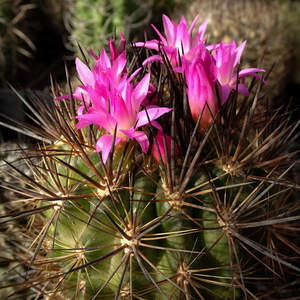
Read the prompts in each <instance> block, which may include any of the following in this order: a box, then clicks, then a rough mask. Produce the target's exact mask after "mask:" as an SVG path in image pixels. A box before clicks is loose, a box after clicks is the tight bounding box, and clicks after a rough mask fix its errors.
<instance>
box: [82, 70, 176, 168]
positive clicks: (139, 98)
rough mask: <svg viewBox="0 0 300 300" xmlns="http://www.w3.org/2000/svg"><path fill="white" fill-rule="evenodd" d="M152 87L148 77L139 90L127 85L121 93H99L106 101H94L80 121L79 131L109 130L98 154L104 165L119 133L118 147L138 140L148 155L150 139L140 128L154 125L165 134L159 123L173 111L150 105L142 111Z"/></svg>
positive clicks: (102, 99)
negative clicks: (130, 140)
mask: <svg viewBox="0 0 300 300" xmlns="http://www.w3.org/2000/svg"><path fill="white" fill-rule="evenodd" d="M149 85H150V74H147V75H146V76H145V77H144V78H143V79H142V80H141V81H140V82H139V83H138V84H137V85H136V86H135V87H133V86H132V84H130V82H128V81H127V82H125V84H124V85H122V87H121V89H119V87H117V86H116V87H115V88H110V89H109V90H106V91H103V90H102V91H100V92H99V94H100V95H101V94H102V95H101V96H102V97H90V101H91V106H90V108H88V109H87V112H86V113H84V114H81V115H79V116H77V117H76V118H77V119H80V121H79V122H78V123H77V126H76V128H77V129H80V128H83V127H86V126H88V125H90V124H95V125H97V126H98V128H99V129H105V130H106V132H107V133H105V134H103V135H102V136H100V138H99V139H98V141H97V144H96V150H97V151H98V152H100V151H102V159H103V162H104V163H105V162H106V160H107V158H108V155H109V152H110V151H111V147H112V142H113V140H114V134H115V132H116V136H115V143H114V145H115V146H116V145H118V144H119V143H120V142H121V141H127V140H129V139H135V140H136V141H137V142H138V143H139V144H140V146H141V149H142V151H143V152H147V150H148V148H149V140H148V137H147V135H146V134H145V132H144V131H139V130H138V128H140V127H142V126H145V125H148V124H149V123H151V125H152V126H154V127H156V128H158V129H159V130H162V128H161V126H160V125H159V124H158V123H157V122H156V121H155V120H156V119H157V118H158V117H160V116H161V115H163V114H165V113H167V112H169V111H170V110H171V109H169V108H165V107H158V106H155V105H148V106H146V107H145V108H143V109H141V104H142V103H143V102H144V100H145V98H146V97H147V94H148V91H149ZM104 103H105V105H103V104H104Z"/></svg>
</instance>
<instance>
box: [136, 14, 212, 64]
mask: <svg viewBox="0 0 300 300" xmlns="http://www.w3.org/2000/svg"><path fill="white" fill-rule="evenodd" d="M198 18H199V15H197V16H196V18H195V19H194V21H193V23H192V25H191V27H190V28H188V26H187V23H186V20H185V18H184V17H182V18H181V20H180V23H179V24H176V23H175V22H174V21H171V20H170V19H169V18H168V17H167V16H165V15H163V17H162V19H163V25H164V31H165V35H166V38H164V37H163V36H162V34H161V33H160V32H159V31H158V30H157V28H156V27H155V26H153V25H152V27H153V28H154V30H155V31H156V33H157V34H158V36H159V39H160V40H159V41H158V40H152V41H147V42H145V43H136V44H135V46H137V47H143V46H144V47H146V48H150V49H154V50H156V51H160V49H161V50H162V52H163V53H165V54H166V55H167V57H168V59H169V61H170V62H171V65H172V66H173V67H177V66H179V57H178V55H179V56H180V57H181V56H183V55H187V54H188V53H189V51H191V50H193V49H194V48H196V47H198V45H199V44H202V43H203V42H204V40H203V36H204V33H205V30H206V27H207V22H208V21H207V20H205V21H204V22H203V23H202V24H201V25H200V26H199V28H198V30H197V33H196V34H195V36H193V29H194V27H195V24H196V22H197V20H198ZM156 60H160V61H161V60H162V57H161V56H160V55H153V56H151V57H149V58H148V59H146V60H145V62H144V64H146V63H148V62H153V61H156Z"/></svg>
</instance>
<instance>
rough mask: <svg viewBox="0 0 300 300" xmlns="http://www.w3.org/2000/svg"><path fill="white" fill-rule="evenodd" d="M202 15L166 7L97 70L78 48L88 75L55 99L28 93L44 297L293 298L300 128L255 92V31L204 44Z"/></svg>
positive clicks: (27, 194) (29, 195)
mask: <svg viewBox="0 0 300 300" xmlns="http://www.w3.org/2000/svg"><path fill="white" fill-rule="evenodd" d="M198 18H199V16H197V18H196V19H195V21H194V22H193V24H192V25H191V27H188V25H187V23H186V21H185V19H184V17H182V18H181V20H180V23H179V24H176V23H175V22H173V21H171V20H170V19H169V18H168V17H167V16H163V25H164V33H160V32H159V31H158V30H157V29H156V28H154V29H155V31H156V32H157V34H158V39H157V40H152V41H146V42H139V43H135V44H133V45H132V46H131V48H130V51H128V52H129V53H131V54H128V53H126V51H127V50H126V42H125V40H124V37H123V35H122V34H121V42H120V45H119V46H116V45H115V41H114V40H112V39H111V40H110V41H109V52H108V53H107V52H106V50H104V49H102V50H101V51H99V54H97V53H96V52H95V53H94V52H93V51H91V59H92V60H93V64H92V65H91V66H88V64H87V63H84V62H83V61H81V60H79V59H76V67H77V73H78V76H79V79H80V81H81V84H80V85H78V86H77V87H76V89H75V90H74V91H72V92H71V93H70V94H68V95H65V94H64V95H63V94H61V95H55V99H54V101H53V108H51V109H48V106H47V105H45V104H43V102H42V101H41V102H39V101H36V100H33V101H34V102H33V103H34V104H35V105H32V111H33V112H36V114H35V115H36V120H37V123H40V124H42V127H43V130H42V131H41V130H40V129H39V130H37V132H38V133H39V134H40V137H41V138H40V140H50V142H49V143H48V144H47V143H45V142H43V143H40V144H39V146H38V147H36V148H35V149H31V151H29V152H28V153H27V152H26V155H24V158H23V159H24V160H25V161H26V162H27V164H28V165H29V166H30V168H31V170H32V173H33V175H32V177H30V176H27V175H25V174H24V173H22V172H18V170H17V168H16V167H13V166H12V168H13V170H14V172H16V176H15V178H20V181H21V180H23V181H25V183H26V185H27V187H26V188H20V189H18V190H17V191H18V192H19V193H20V194H21V195H23V197H24V199H25V200H24V203H25V204H24V205H25V207H27V209H28V211H27V215H26V217H28V218H29V220H28V226H26V228H25V227H24V226H23V231H24V230H27V231H26V238H27V239H29V238H30V239H31V240H32V242H31V243H30V247H29V250H28V251H27V252H26V255H29V254H30V253H31V257H29V258H25V259H24V264H25V265H27V266H28V270H30V271H27V273H26V274H23V275H22V276H23V277H22V278H27V279H26V280H25V281H26V284H25V287H26V288H27V289H32V290H34V291H35V292H36V293H37V296H36V297H44V298H43V299H68V300H69V299H70V300H71V299H79V300H89V299H126V300H127V299H149V300H152V299H156V300H160V299H172V300H173V299H175V300H176V299H178V300H181V299H182V300H187V299H191V300H192V299H201V300H202V299H207V300H211V299H213V300H214V299H282V298H281V297H283V298H286V299H287V298H291V299H292V297H293V286H292V285H289V282H291V283H292V282H293V281H296V280H297V277H299V271H300V269H299V263H298V264H297V263H295V261H296V258H297V257H298V256H299V253H300V251H299V238H298V237H297V234H296V232H297V231H299V219H300V216H299V211H300V209H299V208H300V207H299V206H300V204H299V201H296V200H295V198H296V195H297V193H298V190H299V187H298V185H297V184H296V182H295V179H294V178H293V176H292V175H293V172H292V171H293V167H294V165H295V164H296V163H297V161H296V159H294V158H293V157H294V156H293V155H294V154H295V153H287V149H286V145H287V144H291V143H293V142H294V140H295V139H296V138H297V135H296V134H294V135H293V131H295V129H296V126H297V124H296V125H294V124H292V125H291V124H290V123H288V118H286V116H287V114H281V113H280V112H279V111H277V110H274V111H273V114H270V111H268V109H267V107H265V108H263V109H262V107H264V105H265V102H263V101H260V100H259V99H260V98H259V87H258V88H257V89H256V94H254V93H253V92H252V91H251V88H252V87H253V86H254V85H255V84H258V86H261V85H263V84H266V82H265V80H264V79H263V78H262V77H261V73H263V72H265V70H262V69H259V68H250V69H243V68H242V67H241V66H240V59H241V57H242V53H243V50H244V47H245V46H246V42H244V43H242V44H241V45H239V46H236V43H235V42H234V41H232V42H230V43H228V44H226V43H224V42H223V41H220V43H219V44H214V45H210V44H209V43H208V41H207V40H206V39H205V38H204V37H205V29H206V24H207V22H206V21H204V23H203V24H201V25H200V27H199V28H198V30H195V32H194V29H195V23H196V21H197V19H198ZM149 49H150V50H149ZM93 50H94V51H95V49H93ZM149 53H151V54H149ZM129 57H130V58H129ZM247 77H250V78H251V79H253V80H252V83H251V84H250V85H249V87H247V86H246V83H247V82H248V81H246V78H247ZM70 86H71V85H70ZM53 90H57V89H55V88H54V89H53ZM39 121H40V122H39ZM274 122H276V127H275V126H274V124H275V123H274ZM34 130H35V129H34V128H33V127H32V126H31V127H30V129H29V131H30V132H34ZM42 138H43V139H42ZM7 186H10V185H9V183H8V184H7ZM23 213H24V212H23ZM10 216H11V217H10ZM20 218H22V214H21V213H20V214H18V213H14V212H10V213H9V214H8V221H10V222H12V221H15V220H18V219H20ZM8 221H7V220H6V219H5V222H8ZM24 235H25V233H24ZM24 243H25V242H24ZM26 244H28V242H26ZM26 255H25V254H23V257H25V256H26ZM31 270H32V271H31ZM32 274H34V275H32ZM298 285H299V281H298ZM293 299H295V298H293Z"/></svg>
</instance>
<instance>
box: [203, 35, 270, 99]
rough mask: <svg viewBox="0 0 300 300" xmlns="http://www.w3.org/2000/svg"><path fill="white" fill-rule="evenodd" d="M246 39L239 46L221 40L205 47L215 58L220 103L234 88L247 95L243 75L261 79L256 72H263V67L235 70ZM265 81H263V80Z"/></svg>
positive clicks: (233, 42)
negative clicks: (216, 43) (238, 81)
mask: <svg viewBox="0 0 300 300" xmlns="http://www.w3.org/2000/svg"><path fill="white" fill-rule="evenodd" d="M245 45H246V41H244V42H243V43H242V44H241V45H240V46H239V47H236V43H235V41H231V42H230V43H229V44H225V43H224V42H221V43H220V44H218V45H212V46H208V47H207V48H208V49H209V50H211V51H213V53H212V55H213V56H214V57H215V59H216V68H217V79H218V81H219V83H220V97H221V104H224V103H225V101H226V100H227V99H228V96H229V94H230V91H231V90H232V89H234V90H235V89H236V87H237V92H238V93H241V94H243V95H245V96H248V95H249V91H248V89H247V88H246V87H245V85H244V82H245V76H254V77H257V78H259V79H262V78H261V76H259V75H258V74H257V72H265V70H263V69H259V68H250V69H244V70H241V71H239V73H236V72H235V67H236V65H237V64H238V62H239V61H240V58H241V55H242V53H243V51H244V48H245ZM239 78H241V83H238V85H236V82H237V79H239ZM263 82H264V83H266V82H265V81H263Z"/></svg>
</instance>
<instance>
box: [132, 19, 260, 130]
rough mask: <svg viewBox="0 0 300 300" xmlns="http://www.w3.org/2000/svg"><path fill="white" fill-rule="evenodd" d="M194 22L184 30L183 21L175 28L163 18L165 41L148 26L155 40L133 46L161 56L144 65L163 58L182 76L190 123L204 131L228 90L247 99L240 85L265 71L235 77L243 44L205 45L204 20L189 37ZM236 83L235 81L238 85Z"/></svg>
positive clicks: (242, 72) (243, 88)
mask: <svg viewBox="0 0 300 300" xmlns="http://www.w3.org/2000/svg"><path fill="white" fill-rule="evenodd" d="M198 18H199V15H197V16H196V18H195V19H194V21H193V23H192V25H191V27H190V28H188V25H187V23H186V20H185V18H184V17H182V18H181V20H180V23H179V24H176V23H175V22H174V21H171V20H170V19H169V18H168V17H167V16H165V15H163V25H164V31H165V35H166V38H164V37H163V36H162V35H161V34H160V32H159V31H158V30H157V29H156V28H155V27H154V26H153V25H152V26H153V28H154V29H155V31H156V32H157V34H158V36H159V40H152V41H147V42H145V43H136V44H135V45H136V46H138V47H141V46H143V47H146V48H150V49H154V50H157V51H158V52H159V53H161V55H160V54H158V55H153V56H151V57H149V58H148V59H147V60H145V62H144V64H148V63H152V62H153V61H163V57H162V56H163V55H164V56H166V57H167V58H168V60H169V61H170V63H171V65H172V66H173V68H174V71H176V72H180V73H182V74H183V75H184V78H185V81H186V84H187V89H186V92H187V96H188V100H189V105H190V109H191V113H192V116H193V119H194V121H195V122H197V120H198V118H201V121H200V128H204V129H205V128H207V127H208V126H209V124H210V123H211V121H212V119H213V117H214V116H215V115H216V114H217V113H218V111H219V109H220V107H219V106H220V105H223V104H224V103H225V102H226V100H227V99H228V97H229V94H230V92H231V90H237V92H238V93H241V94H243V95H245V96H248V95H249V91H248V89H247V88H246V87H245V85H244V83H245V77H246V76H255V77H257V78H259V79H261V80H262V78H261V76H259V75H258V74H257V73H258V72H265V70H263V69H259V68H251V69H245V70H241V71H240V72H238V73H236V72H235V69H236V65H237V64H238V63H239V61H240V58H241V55H242V53H243V51H244V48H245V45H246V41H244V42H243V43H242V44H241V45H240V46H239V47H237V46H236V43H235V42H234V41H232V42H230V43H228V44H226V43H224V42H221V43H220V44H216V45H206V44H205V42H206V39H204V34H205V30H206V27H207V20H205V21H204V22H203V23H202V24H201V25H200V26H199V28H198V30H197V32H196V34H195V35H193V30H194V27H195V24H196V22H197V20H198ZM237 80H239V83H238V84H237ZM264 83H265V81H264ZM217 95H218V97H219V98H217Z"/></svg>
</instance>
